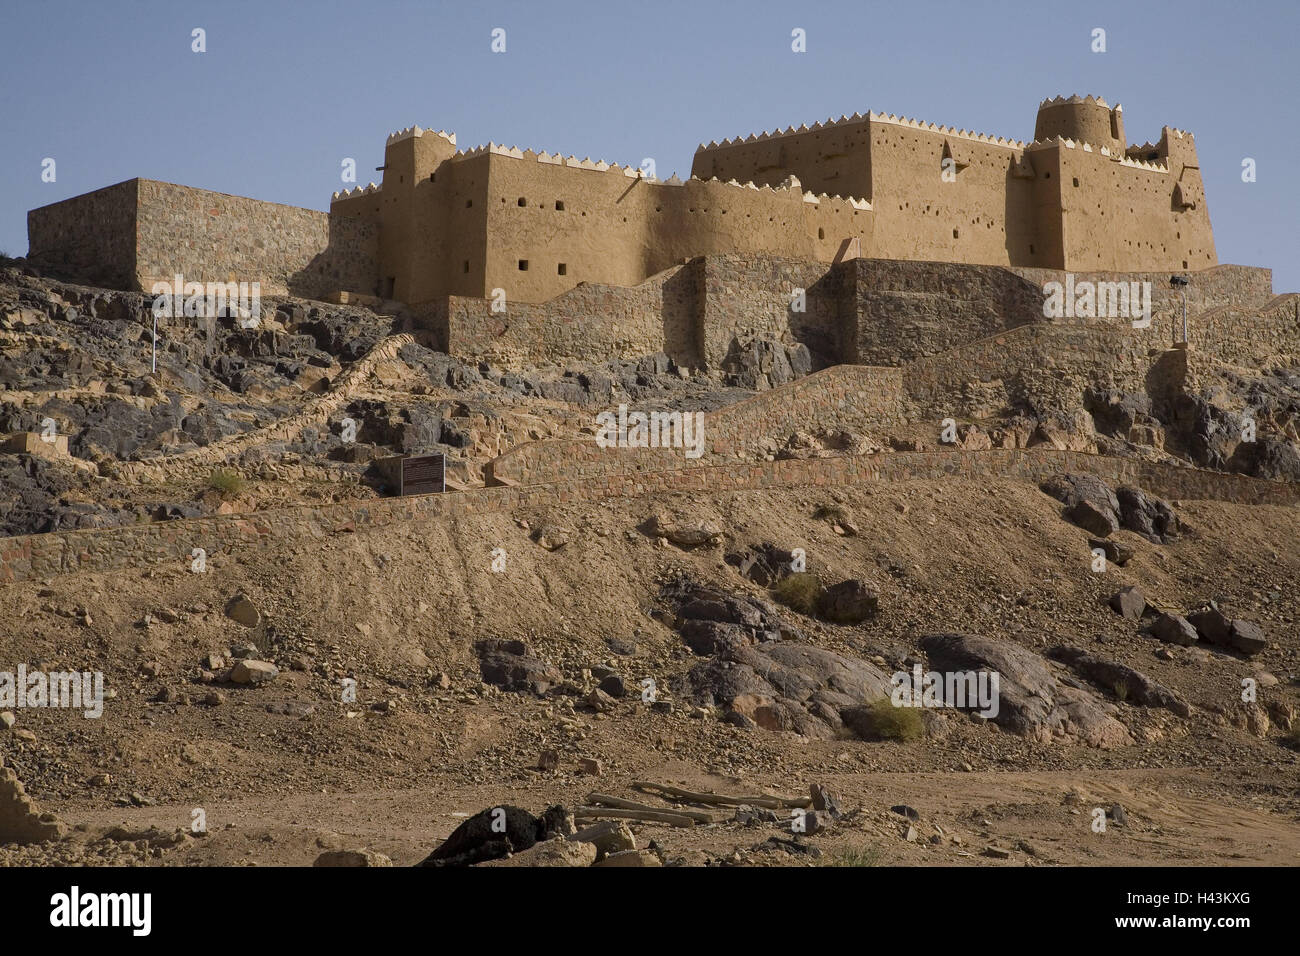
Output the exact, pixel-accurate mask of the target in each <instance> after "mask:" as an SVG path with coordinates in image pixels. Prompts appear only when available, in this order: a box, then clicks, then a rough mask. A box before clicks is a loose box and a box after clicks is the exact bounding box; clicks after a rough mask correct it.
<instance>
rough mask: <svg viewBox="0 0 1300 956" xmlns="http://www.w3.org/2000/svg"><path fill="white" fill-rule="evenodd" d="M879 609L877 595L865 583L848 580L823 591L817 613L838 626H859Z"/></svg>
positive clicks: (854, 579)
mask: <svg viewBox="0 0 1300 956" xmlns="http://www.w3.org/2000/svg"><path fill="white" fill-rule="evenodd" d="M879 607H880V597H879V595H878V594H876V592H875V591H874V590H872V589H871V588H870V587H868V586H867V584H866V583H865V582H863V581H860V580H858V579H857V578H850V579H849V580H847V581H841V582H840V583H839V584H834V585H831V586H830V587H828V588H827V589H826V590H825V591H823V592H822V594H821V597H820V598H819V600H818V607H817V611H818V613H819V614H820V615H821V616H822V617H824V618H825V619H826V620H828V621H835V622H836V623H838V624H861V623H862V622H863V621H865V620H866V619H867V618H869V617H872V616H874V615H875V613H876V611H877V610H879Z"/></svg>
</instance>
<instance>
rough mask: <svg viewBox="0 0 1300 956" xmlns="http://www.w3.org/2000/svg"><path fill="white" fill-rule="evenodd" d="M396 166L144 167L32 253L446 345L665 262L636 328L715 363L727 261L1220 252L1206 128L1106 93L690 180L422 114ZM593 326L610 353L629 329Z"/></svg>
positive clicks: (881, 117) (776, 157) (645, 276)
mask: <svg viewBox="0 0 1300 956" xmlns="http://www.w3.org/2000/svg"><path fill="white" fill-rule="evenodd" d="M382 169H383V177H382V183H381V184H379V185H376V184H373V183H372V184H370V185H367V186H364V187H358V188H355V189H351V190H348V191H345V192H342V193H335V195H334V197H333V201H332V203H331V206H330V211H329V213H328V214H325V213H320V212H316V211H314V210H308V209H301V208H297V207H291V206H284V205H279V204H275V203H267V202H261V201H258V200H252V199H246V198H242V197H237V196H229V195H224V194H219V193H212V192H208V191H205V190H198V189H190V188H187V187H183V186H176V185H172V184H168V183H161V182H154V181H150V180H143V179H134V180H129V181H127V182H124V183H119V184H117V185H115V186H109V187H107V188H105V189H101V190H98V191H96V192H93V193H88V194H86V195H82V196H78V197H75V198H72V199H68V200H65V201H63V202H59V203H54V204H52V205H49V206H44V207H41V208H39V209H35V210H33V211H32V212H31V213H29V216H28V231H29V236H30V246H31V252H30V257H31V258H32V260H33V261H34V262H37V263H39V264H40V265H42V266H43V267H45V268H47V269H50V270H51V271H57V272H62V273H63V274H64V275H67V276H69V277H72V278H77V279H81V280H83V281H87V282H98V283H100V284H104V285H112V286H117V287H120V288H134V289H142V290H145V291H147V290H148V289H149V288H150V287H151V285H152V284H153V283H155V282H158V281H171V278H172V276H173V275H175V274H176V273H181V274H183V275H184V276H185V278H186V279H187V280H194V281H244V282H252V281H258V282H260V283H261V287H262V292H263V294H267V295H273V294H276V293H281V294H284V293H292V294H295V295H302V296H306V297H309V298H320V299H327V298H328V299H334V300H335V301H338V300H339V298H340V297H344V298H346V297H348V296H351V297H352V298H353V300H356V299H357V298H358V297H376V298H379V299H384V300H396V301H398V302H401V303H403V304H404V305H405V306H406V307H408V308H409V309H410V310H411V311H412V312H413V313H414V314H416V315H417V316H419V317H420V318H421V319H422V321H423V322H424V323H425V324H426V325H428V326H429V327H431V328H436V329H438V330H439V331H440V332H441V334H442V336H443V340H444V341H443V344H444V346H445V347H446V348H447V349H448V350H450V351H454V352H459V353H461V354H468V353H471V352H474V351H475V350H478V349H482V348H485V347H487V345H488V343H495V345H496V347H497V348H498V349H499V350H500V349H505V350H506V351H508V350H509V348H510V346H511V339H519V338H520V336H524V337H525V338H527V339H530V340H535V341H526V342H519V343H517V344H519V346H520V347H521V348H524V350H525V351H538V350H540V353H541V354H543V355H546V356H547V357H554V354H553V353H554V343H550V344H548V343H546V342H544V341H542V340H543V339H546V338H547V337H548V336H551V335H552V334H554V330H545V329H538V328H535V326H537V325H546V324H548V323H550V322H551V319H552V317H551V316H550V315H548V313H547V310H546V309H545V308H542V309H540V310H538V309H532V310H528V309H525V310H524V312H523V313H522V314H520V313H518V312H516V313H515V315H514V316H513V321H511V322H505V321H504V320H502V319H501V316H500V313H499V311H498V312H493V311H492V310H491V309H490V308H488V307H487V304H488V300H489V299H490V298H491V297H492V296H493V290H498V289H499V290H503V292H504V294H505V296H506V299H507V302H508V303H517V304H520V305H526V304H528V305H533V306H536V305H538V304H545V303H549V302H553V301H556V300H557V297H563V296H566V295H569V294H573V293H575V292H576V293H577V294H576V296H575V297H574V298H573V299H572V300H570V301H568V302H566V303H565V308H564V312H565V314H566V315H568V316H569V318H570V321H574V320H575V319H574V317H575V316H577V320H576V321H577V322H578V325H579V326H585V325H588V324H591V323H584V322H583V321H582V318H581V317H582V316H583V315H584V314H585V313H584V310H583V308H582V299H583V296H582V293H581V290H582V289H583V288H585V287H587V286H593V285H595V286H602V287H611V288H613V289H620V290H632V289H636V288H638V287H641V286H642V285H643V284H644V283H647V282H648V281H652V280H655V277H659V279H658V280H657V284H658V285H660V286H661V289H660V291H659V292H658V293H657V294H654V293H652V294H651V295H650V297H651V298H657V299H658V300H659V301H658V305H657V307H656V308H655V309H650V310H649V311H647V309H646V308H645V307H644V306H645V303H639V304H638V303H632V304H631V306H630V308H629V309H627V310H624V315H625V317H626V319H627V325H628V329H627V332H628V334H629V335H630V336H631V337H632V338H634V339H637V338H640V337H641V336H640V335H639V330H638V325H639V324H648V325H649V326H650V327H652V328H656V327H657V328H659V329H662V330H663V332H662V336H661V337H662V338H665V339H666V340H667V341H666V342H661V343H658V345H657V347H662V348H663V350H665V351H667V352H668V353H669V354H670V355H673V357H674V358H676V359H679V360H689V359H694V360H696V361H699V362H702V363H708V362H710V361H712V360H714V359H716V356H714V355H711V354H710V352H711V348H710V343H709V342H708V341H706V339H707V334H706V333H705V332H704V331H702V327H701V323H700V321H699V314H700V312H701V309H702V308H703V305H702V302H701V299H702V298H703V297H704V296H706V295H707V294H708V289H707V276H704V275H701V274H700V273H701V269H702V267H701V266H700V263H701V262H706V261H707V260H708V259H709V258H710V257H716V256H733V257H734V256H751V257H754V256H757V257H764V258H773V259H778V260H787V261H798V262H803V263H808V264H810V265H812V266H813V268H811V269H810V270H805V271H808V272H810V274H809V275H807V276H805V277H804V279H806V280H807V281H805V282H801V283H800V287H802V288H811V287H816V286H818V283H819V281H820V283H821V285H820V290H819V291H820V292H821V293H822V298H823V299H826V298H827V297H828V296H831V289H830V286H832V285H834V286H836V287H837V289H838V291H837V292H836V293H835V294H834V296H833V297H834V298H835V299H836V300H837V301H836V302H835V304H834V306H833V310H834V311H835V312H836V313H837V314H842V313H843V312H844V311H845V303H847V302H850V300H852V299H853V298H854V295H855V292H854V289H853V288H851V287H852V286H853V285H854V283H849V284H848V286H850V288H847V291H846V286H845V283H844V282H843V281H840V279H839V278H838V277H835V278H834V279H833V281H826V280H827V276H829V275H830V274H831V267H832V266H834V265H836V264H839V263H844V262H847V261H851V260H863V261H870V260H904V261H928V262H936V263H953V264H965V265H976V266H1000V267H1004V268H1023V269H1046V270H1071V271H1093V272H1105V271H1114V270H1120V269H1126V270H1133V271H1145V272H1168V271H1186V270H1201V269H1207V268H1210V267H1213V266H1215V265H1216V264H1217V259H1216V256H1215V249H1214V236H1213V232H1212V230H1211V226H1210V217H1209V212H1208V210H1207V208H1206V203H1205V196H1204V189H1203V187H1202V182H1201V173H1200V168H1199V166H1198V162H1197V158H1196V145H1195V141H1194V139H1193V137H1192V135H1191V134H1190V133H1186V132H1184V131H1182V130H1178V129H1174V128H1172V127H1169V126H1166V127H1164V128H1163V129H1162V130H1161V133H1160V136H1159V138H1158V142H1156V143H1154V144H1152V143H1149V142H1148V143H1144V144H1143V145H1141V146H1132V145H1127V143H1126V139H1125V132H1124V122H1123V113H1122V110H1121V108H1120V107H1119V106H1115V107H1110V106H1108V105H1107V103H1106V102H1105V101H1104V100H1102V99H1100V98H1094V97H1092V96H1087V97H1082V98H1081V97H1078V96H1072V97H1070V98H1069V99H1063V98H1060V97H1057V98H1056V99H1053V100H1047V101H1044V102H1043V103H1042V104H1041V105H1040V106H1039V109H1038V116H1037V122H1036V124H1035V129H1034V139H1033V141H1032V142H1020V141H1017V140H1013V139H1005V138H1002V137H993V136H987V135H984V134H977V133H973V132H969V131H967V130H957V129H953V128H951V127H944V126H936V125H934V124H933V123H924V122H920V121H917V120H912V119H905V118H902V117H898V116H894V115H892V114H889V115H885V114H881V113H874V112H868V113H866V114H856V113H855V114H854V115H853V116H845V117H841V118H840V119H838V120H827V121H826V122H823V123H816V124H814V125H813V126H812V127H803V126H801V127H799V128H798V129H794V128H790V129H786V130H777V131H775V132H771V133H761V134H754V135H750V136H746V137H743V138H737V139H735V140H724V141H723V142H721V143H709V144H708V145H702V146H700V148H699V149H698V150H697V151H696V154H695V159H694V163H693V167H692V174H691V177H690V179H688V180H685V181H682V180H679V179H677V178H676V177H675V176H674V177H673V178H671V179H668V180H666V181H658V180H652V179H648V178H646V177H644V176H643V175H642V173H641V171H640V170H639V169H637V168H634V167H631V166H618V165H611V164H609V163H605V162H593V161H591V160H589V159H582V160H579V159H576V158H574V157H572V156H569V157H564V156H561V155H560V154H558V153H555V154H552V153H546V152H538V151H534V150H521V149H519V148H516V147H510V148H507V147H503V146H498V145H496V144H488V145H486V146H480V147H477V148H474V149H468V150H458V149H457V146H456V137H455V136H454V135H453V134H449V133H445V132H432V131H428V130H424V129H421V128H420V127H418V126H416V127H411V128H408V129H405V130H402V131H400V132H397V133H394V134H392V135H390V136H389V137H388V141H387V144H386V146H385V150H384V164H383V166H382ZM692 262H694V263H695V264H696V265H695V266H694V267H693V268H692V269H691V270H690V271H688V273H687V274H686V275H676V274H672V273H671V270H678V269H681V268H682V267H683V265H684V264H685V265H688V266H689V265H690V264H691V263H692ZM818 265H819V266H821V267H823V268H822V269H821V270H820V275H816V274H815V273H817V272H818V269H817V268H816V266H818ZM705 271H707V270H705ZM841 293H843V294H841ZM618 296H619V294H618V293H615V297H616V298H617V297H618ZM632 298H634V299H636V298H640V299H644V298H646V296H644V295H641V296H633V297H632ZM823 305H825V302H823ZM632 306H634V307H632ZM848 311H850V312H852V311H853V309H852V308H849V309H848ZM850 324H852V323H851V322H850ZM581 331H582V334H583V335H586V336H587V337H588V340H589V341H590V343H591V345H592V349H593V351H594V350H596V349H598V348H600V347H603V346H609V345H611V343H609V342H602V339H607V338H611V337H612V338H614V339H620V338H626V337H627V336H625V335H623V334H622V333H621V332H619V331H616V330H610V329H608V328H606V329H603V330H601V329H595V328H586V327H584V328H582V330H581ZM832 333H833V335H832V337H834V338H836V339H837V340H838V341H836V342H834V343H830V344H829V347H828V348H827V349H825V351H828V352H830V353H833V356H834V357H835V358H838V359H840V360H843V361H857V360H859V359H858V357H857V356H856V354H855V346H854V343H853V342H852V341H850V340H852V339H853V337H854V336H853V333H852V332H851V331H849V332H848V333H844V332H843V330H828V332H827V334H832ZM503 336H506V339H505V341H501V339H502V337H503ZM651 344H654V343H651ZM560 351H561V352H563V351H564V348H560ZM617 351H624V350H623V349H617ZM875 360H876V361H878V359H875Z"/></svg>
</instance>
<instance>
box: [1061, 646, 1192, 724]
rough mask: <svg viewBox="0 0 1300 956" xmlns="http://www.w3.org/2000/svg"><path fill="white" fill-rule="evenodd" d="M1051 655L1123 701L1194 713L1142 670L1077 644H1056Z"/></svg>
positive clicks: (1179, 712)
mask: <svg viewBox="0 0 1300 956" xmlns="http://www.w3.org/2000/svg"><path fill="white" fill-rule="evenodd" d="M1047 656H1048V657H1050V658H1052V660H1057V661H1060V662H1061V663H1063V664H1065V665H1066V666H1068V667H1069V668H1070V669H1071V670H1072V671H1074V672H1075V673H1076V674H1078V675H1079V676H1080V677H1083V678H1085V679H1087V680H1090V681H1092V682H1093V683H1094V684H1096V685H1097V686H1099V687H1101V688H1103V689H1105V690H1108V691H1110V692H1111V693H1113V694H1115V696H1117V697H1119V698H1120V699H1121V700H1124V701H1127V702H1129V703H1132V704H1137V705H1139V706H1141V707H1163V708H1165V709H1166V710H1171V711H1173V712H1174V713H1175V714H1177V715H1178V716H1179V717H1190V716H1191V713H1192V709H1191V707H1190V706H1189V705H1188V703H1187V701H1185V700H1183V699H1182V698H1181V697H1179V696H1178V695H1177V694H1176V693H1174V692H1173V691H1171V690H1169V689H1168V688H1167V687H1164V686H1163V685H1161V684H1158V683H1156V682H1155V681H1153V680H1152V679H1151V678H1149V677H1147V676H1146V675H1145V674H1143V673H1142V672H1141V671H1136V670H1134V669H1133V668H1131V667H1128V666H1126V665H1124V664H1120V663H1118V662H1116V661H1111V660H1106V659H1105V658H1101V657H1098V656H1097V655H1095V654H1092V653H1089V652H1088V651H1085V650H1080V649H1079V648H1075V647H1064V646H1062V647H1054V648H1052V649H1051V650H1049V651H1048V652H1047Z"/></svg>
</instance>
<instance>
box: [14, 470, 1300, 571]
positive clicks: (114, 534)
mask: <svg viewBox="0 0 1300 956" xmlns="http://www.w3.org/2000/svg"><path fill="white" fill-rule="evenodd" d="M1060 472H1086V473H1089V474H1095V475H1098V476H1099V477H1101V478H1104V479H1105V480H1107V481H1109V482H1111V483H1112V484H1119V483H1128V484H1135V485H1138V486H1139V487H1141V488H1143V489H1145V490H1147V491H1149V492H1151V493H1153V494H1156V495H1160V496H1163V497H1167V498H1173V499H1209V500H1219V501H1231V502H1237V503H1240V504H1249V505H1274V506H1290V507H1294V506H1296V505H1297V504H1298V503H1300V486H1297V485H1294V484H1287V483H1283V482H1271V481H1262V480H1260V479H1257V478H1246V477H1243V476H1240V475H1221V474H1216V473H1213V472H1204V471H1198V470H1196V469H1191V468H1179V467H1176V466H1171V465H1157V464H1153V463H1150V462H1142V461H1136V460H1132V459H1121V458H1106V457H1103V456H1100V455H1089V454H1085V453H1081V452H1068V451H1054V450H1048V449H1038V448H1035V449H1031V450H1012V449H1002V450H994V451H983V452H967V451H943V452H929V453H925V452H922V453H901V454H880V455H866V456H844V457H836V458H818V459H796V460H783V461H771V462H733V463H730V464H724V465H716V466H713V467H702V468H688V469H678V470H672V471H664V472H658V473H655V474H639V475H608V476H605V477H602V478H598V479H594V480H593V479H572V478H568V479H566V480H564V481H562V482H559V483H556V484H550V485H534V486H520V487H496V488H483V489H476V490H474V491H468V492H451V493H447V494H440V495H422V496H418V497H410V498H387V499H380V500H371V501H360V502H340V503H337V504H331V505H323V506H319V507H301V508H287V509H280V510H275V511H265V512H261V513H258V514H255V515H225V516H220V517H212V518H196V519H192V520H181V521H164V522H154V523H151V524H145V525H135V526H129V527H124V528H105V529H98V530H84V531H64V532H53V533H50V534H41V535H27V536H23V537H17V538H3V539H0V583H10V582H15V581H30V580H39V579H41V578H45V577H52V576H54V575H58V574H68V573H76V572H103V571H113V570H120V569H127V568H143V567H149V566H155V565H164V564H165V565H171V566H174V567H178V568H182V569H188V568H189V566H190V560H191V552H192V549H194V548H203V549H204V550H205V551H206V552H207V554H208V556H209V558H213V557H216V558H217V559H218V560H221V559H223V558H226V559H233V558H244V557H247V555H248V552H249V550H250V549H253V548H257V547H258V546H259V545H260V544H261V543H263V542H266V541H274V542H275V543H276V544H277V545H278V546H283V545H284V544H286V543H293V542H300V543H303V544H311V543H313V542H318V541H319V540H320V539H321V538H323V537H325V536H327V535H330V534H339V533H348V532H357V531H365V530H368V529H371V528H380V527H385V526H389V525H393V524H397V523H401V522H408V521H429V520H431V519H432V520H437V519H444V518H455V517H459V516H463V515H471V514H484V513H509V512H513V511H517V510H520V509H525V508H531V507H538V506H542V505H547V504H551V503H554V502H556V501H570V502H571V501H592V502H599V501H601V500H604V499H607V498H611V497H623V498H630V497H640V496H643V495H649V494H671V493H677V492H684V493H693V492H694V493H699V492H708V493H718V492H725V491H733V490H734V491H740V490H748V489H761V488H769V487H798V488H810V487H828V486H844V485H856V484H862V483H869V482H882V481H887V482H901V481H917V480H920V481H931V480H938V479H942V478H945V477H955V478H966V479H987V478H1010V479H1017V480H1023V481H1034V482H1038V481H1042V480H1043V479H1045V478H1047V477H1049V476H1051V475H1053V474H1057V473H1060Z"/></svg>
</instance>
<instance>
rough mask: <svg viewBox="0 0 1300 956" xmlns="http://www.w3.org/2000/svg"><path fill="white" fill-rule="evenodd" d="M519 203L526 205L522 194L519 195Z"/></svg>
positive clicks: (526, 202) (526, 201)
mask: <svg viewBox="0 0 1300 956" xmlns="http://www.w3.org/2000/svg"><path fill="white" fill-rule="evenodd" d="M519 205H521V206H527V205H528V200H527V199H525V198H524V197H523V196H520V197H519Z"/></svg>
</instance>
